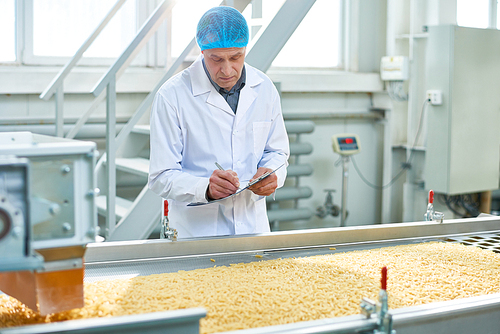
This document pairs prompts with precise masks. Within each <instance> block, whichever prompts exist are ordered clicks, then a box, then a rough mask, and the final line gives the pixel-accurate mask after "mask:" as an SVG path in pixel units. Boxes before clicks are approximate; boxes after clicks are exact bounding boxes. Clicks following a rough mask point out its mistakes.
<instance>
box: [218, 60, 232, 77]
mask: <svg viewBox="0 0 500 334" xmlns="http://www.w3.org/2000/svg"><path fill="white" fill-rule="evenodd" d="M220 71H221V72H222V74H223V75H225V76H229V75H231V64H229V62H224V63H223V64H222V66H221V68H220Z"/></svg>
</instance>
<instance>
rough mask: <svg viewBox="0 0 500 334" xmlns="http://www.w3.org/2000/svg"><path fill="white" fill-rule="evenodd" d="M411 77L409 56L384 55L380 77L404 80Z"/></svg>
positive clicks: (389, 79)
mask: <svg viewBox="0 0 500 334" xmlns="http://www.w3.org/2000/svg"><path fill="white" fill-rule="evenodd" d="M409 77H410V71H409V61H408V57H404V56H396V57H382V60H381V61H380V78H381V79H382V80H384V81H404V80H408V78H409Z"/></svg>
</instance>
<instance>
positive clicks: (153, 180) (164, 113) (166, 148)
mask: <svg viewBox="0 0 500 334" xmlns="http://www.w3.org/2000/svg"><path fill="white" fill-rule="evenodd" d="M163 94H164V93H163V92H161V91H160V92H159V93H157V94H156V97H155V99H154V101H153V106H152V109H151V118H150V124H151V134H150V164H149V179H148V186H149V188H150V189H151V190H152V191H153V192H155V193H156V194H158V195H160V196H161V197H163V198H167V199H173V200H175V201H179V202H188V203H194V202H195V203H204V202H207V199H206V196H205V193H206V190H207V187H208V183H209V178H208V177H197V176H194V175H191V174H189V173H186V172H183V171H182V165H181V163H182V150H183V141H182V127H181V124H180V121H179V115H178V112H177V108H176V107H175V106H174V105H173V104H171V103H169V101H167V99H166V98H165V96H164V95H163ZM174 104H175V103H174Z"/></svg>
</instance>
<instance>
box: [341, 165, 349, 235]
mask: <svg viewBox="0 0 500 334" xmlns="http://www.w3.org/2000/svg"><path fill="white" fill-rule="evenodd" d="M349 160H350V158H349V156H342V203H341V208H340V226H341V227H343V226H345V221H346V219H347V178H348V177H349Z"/></svg>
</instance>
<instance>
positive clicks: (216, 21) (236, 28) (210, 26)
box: [196, 6, 248, 51]
mask: <svg viewBox="0 0 500 334" xmlns="http://www.w3.org/2000/svg"><path fill="white" fill-rule="evenodd" d="M196 41H197V42H198V46H199V47H200V49H201V51H203V50H207V49H216V48H242V47H245V46H247V44H248V25H247V21H246V20H245V18H244V17H243V15H241V13H240V12H239V11H238V10H236V9H234V8H232V7H227V6H219V7H214V8H212V9H209V10H208V11H207V12H206V13H205V14H203V16H202V17H201V19H200V22H198V28H197V30H196Z"/></svg>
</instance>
